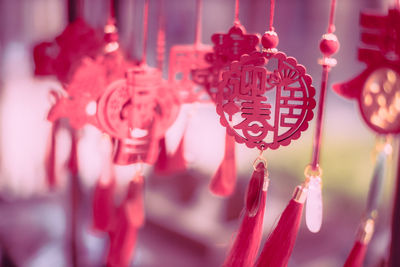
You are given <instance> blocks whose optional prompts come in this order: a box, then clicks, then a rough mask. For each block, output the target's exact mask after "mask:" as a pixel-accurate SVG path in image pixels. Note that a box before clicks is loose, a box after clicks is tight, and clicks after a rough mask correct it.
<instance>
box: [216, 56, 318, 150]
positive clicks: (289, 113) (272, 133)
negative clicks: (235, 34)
mask: <svg viewBox="0 0 400 267" xmlns="http://www.w3.org/2000/svg"><path fill="white" fill-rule="evenodd" d="M314 95H315V89H314V88H313V87H312V85H311V77H310V76H309V75H307V74H306V73H305V68H304V67H303V66H302V65H299V64H297V61H296V60H295V59H294V58H292V57H287V56H286V55H285V54H284V53H281V52H279V53H268V52H263V53H261V52H254V53H252V54H250V55H243V56H242V57H241V58H240V61H235V62H233V63H232V64H231V65H230V69H229V70H227V71H225V72H223V74H222V81H221V83H220V84H219V85H218V94H217V113H218V114H219V115H220V116H221V120H220V121H221V123H222V124H223V126H225V127H227V130H228V133H229V134H231V135H233V136H234V137H235V139H236V141H237V142H239V143H245V144H246V145H247V146H248V147H250V148H252V147H258V148H259V149H261V150H264V149H267V148H271V149H276V148H278V147H279V146H280V145H284V146H286V145H289V144H290V142H291V140H293V139H298V138H299V137H300V134H301V132H302V131H304V130H306V129H307V127H308V122H309V121H310V120H311V119H312V117H313V112H312V109H313V108H314V107H315V100H314V98H313V97H314Z"/></svg>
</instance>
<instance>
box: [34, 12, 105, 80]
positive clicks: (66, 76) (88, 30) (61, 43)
mask: <svg viewBox="0 0 400 267" xmlns="http://www.w3.org/2000/svg"><path fill="white" fill-rule="evenodd" d="M102 47H103V41H102V40H101V37H100V36H98V34H97V33H96V31H95V30H94V29H93V28H92V27H90V26H89V25H88V24H87V23H86V22H85V21H84V20H83V19H82V18H77V19H76V20H75V21H74V22H72V23H71V24H68V26H67V27H66V28H65V29H64V31H63V32H62V33H61V34H60V35H59V36H57V37H56V38H55V39H54V41H52V42H43V43H40V44H38V45H36V46H35V47H34V49H33V60H34V63H35V75H38V76H43V75H55V76H56V77H57V78H58V80H59V81H60V82H61V83H63V84H65V83H69V81H70V79H71V75H72V73H73V72H74V71H75V70H76V68H77V67H78V65H79V62H80V60H81V59H83V58H84V57H90V58H94V57H95V56H96V55H98V53H99V52H100V51H101V48H102Z"/></svg>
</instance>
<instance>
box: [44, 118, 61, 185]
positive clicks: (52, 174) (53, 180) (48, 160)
mask: <svg viewBox="0 0 400 267" xmlns="http://www.w3.org/2000/svg"><path fill="white" fill-rule="evenodd" d="M60 123H61V122H60V121H59V120H57V121H55V122H53V123H52V125H51V130H50V140H49V142H48V145H47V149H46V156H45V168H46V178H47V184H48V186H49V187H50V188H51V189H54V188H55V186H56V184H57V173H56V168H57V167H56V152H57V138H56V136H57V132H58V131H59V129H60V127H61V126H60Z"/></svg>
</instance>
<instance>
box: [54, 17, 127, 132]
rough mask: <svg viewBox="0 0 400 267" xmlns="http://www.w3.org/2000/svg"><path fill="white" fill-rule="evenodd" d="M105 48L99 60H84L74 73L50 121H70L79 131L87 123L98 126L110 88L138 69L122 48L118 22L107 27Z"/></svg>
mask: <svg viewBox="0 0 400 267" xmlns="http://www.w3.org/2000/svg"><path fill="white" fill-rule="evenodd" d="M104 39H105V41H106V42H105V45H104V47H103V53H102V54H101V55H98V56H97V57H96V59H95V60H93V59H91V58H84V59H83V60H82V62H81V64H80V66H79V68H78V69H77V70H76V71H75V73H74V74H73V76H72V78H71V81H70V83H69V85H68V86H67V87H66V88H65V91H66V94H65V95H64V96H61V97H60V98H59V99H58V100H57V102H56V103H55V105H54V106H53V107H52V108H51V110H50V112H49V114H48V119H49V120H50V121H55V120H57V119H59V118H68V119H69V122H70V125H71V126H72V127H74V128H76V129H79V128H82V127H83V126H84V125H85V124H92V125H94V126H96V127H98V122H97V117H96V113H97V101H98V99H99V98H100V96H101V95H102V94H103V93H104V91H105V89H106V88H107V85H108V84H110V83H111V82H113V81H115V80H117V79H121V78H123V77H124V74H125V70H126V69H127V68H129V67H131V66H134V63H133V62H130V61H127V60H126V59H125V57H124V55H123V53H122V51H121V50H120V49H119V47H120V46H119V43H118V33H117V28H116V27H115V24H114V20H109V22H108V23H107V25H106V26H105V28H104Z"/></svg>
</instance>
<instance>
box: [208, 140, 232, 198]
mask: <svg viewBox="0 0 400 267" xmlns="http://www.w3.org/2000/svg"><path fill="white" fill-rule="evenodd" d="M235 185H236V162H235V138H234V137H233V136H230V135H228V134H225V154H224V158H223V159H222V162H221V164H220V165H219V167H218V170H217V172H216V173H215V175H214V177H213V178H212V179H211V182H210V191H211V192H212V193H214V194H215V195H218V196H229V195H231V194H232V193H233V191H234V190H235Z"/></svg>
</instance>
